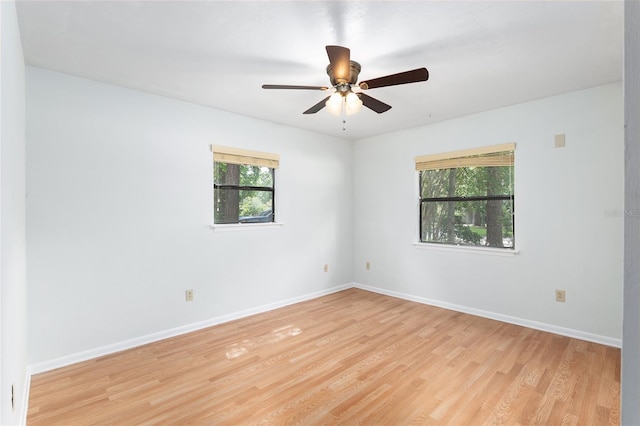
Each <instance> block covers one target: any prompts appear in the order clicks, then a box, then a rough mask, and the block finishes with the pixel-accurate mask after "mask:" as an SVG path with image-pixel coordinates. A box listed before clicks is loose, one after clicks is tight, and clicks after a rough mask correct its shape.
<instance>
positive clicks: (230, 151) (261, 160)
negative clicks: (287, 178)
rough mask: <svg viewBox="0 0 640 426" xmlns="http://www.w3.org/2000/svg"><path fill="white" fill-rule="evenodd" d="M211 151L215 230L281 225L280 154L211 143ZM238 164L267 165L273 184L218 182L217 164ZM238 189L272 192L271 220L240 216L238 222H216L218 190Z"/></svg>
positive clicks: (213, 226)
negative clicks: (247, 219)
mask: <svg viewBox="0 0 640 426" xmlns="http://www.w3.org/2000/svg"><path fill="white" fill-rule="evenodd" d="M211 151H212V153H213V168H212V171H213V173H212V178H213V194H212V198H213V212H212V213H213V214H212V220H213V225H212V228H213V229H214V230H241V229H252V228H269V227H274V226H280V225H281V223H278V222H276V218H277V214H276V199H277V196H276V169H277V168H278V167H279V161H280V156H279V155H278V154H271V153H265V152H257V151H249V150H243V149H238V148H231V147H222V146H216V145H211ZM217 163H222V164H227V165H228V164H237V165H239V166H240V167H242V166H250V167H266V168H268V169H269V172H270V174H271V186H253V185H240V184H237V185H236V184H219V183H216V179H215V171H216V164H217ZM224 189H230V190H237V191H238V192H240V191H260V192H270V193H271V220H270V221H266V222H241V221H240V220H239V218H238V222H227V223H216V208H217V207H216V204H217V201H216V198H217V197H216V192H217V190H224Z"/></svg>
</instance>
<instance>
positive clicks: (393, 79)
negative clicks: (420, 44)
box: [359, 68, 429, 90]
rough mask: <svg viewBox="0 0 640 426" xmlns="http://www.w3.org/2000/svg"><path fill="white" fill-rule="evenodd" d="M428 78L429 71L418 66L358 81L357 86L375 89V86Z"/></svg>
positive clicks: (415, 81) (414, 81) (363, 88)
mask: <svg viewBox="0 0 640 426" xmlns="http://www.w3.org/2000/svg"><path fill="white" fill-rule="evenodd" d="M428 79H429V71H427V69H426V68H418V69H415V70H411V71H405V72H401V73H398V74H391V75H387V76H384V77H379V78H374V79H373V80H367V81H362V82H360V84H359V86H360V88H361V89H362V90H367V89H375V88H377V87H386V86H397V85H399V84H407V83H417V82H419V81H427V80H428Z"/></svg>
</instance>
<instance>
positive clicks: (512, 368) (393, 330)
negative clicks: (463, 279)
mask: <svg viewBox="0 0 640 426" xmlns="http://www.w3.org/2000/svg"><path fill="white" fill-rule="evenodd" d="M619 404H620V350H619V349H617V348H611V347H606V346H602V345H598V344H595V343H590V342H585V341H581V340H576V339H571V338H568V337H563V336H557V335H553V334H549V333H545V332H541V331H537V330H533V329H528V328H524V327H519V326H515V325H513V324H506V323H501V322H498V321H494V320H489V319H486V318H479V317H475V316H472V315H466V314H462V313H459V312H454V311H449V310H446V309H441V308H436V307H432V306H427V305H422V304H418V303H414V302H409V301H405V300H401V299H397V298H393V297H389V296H383V295H379V294H375V293H371V292H367V291H364V290H359V289H349V290H345V291H341V292H338V293H334V294H331V295H328V296H325V297H321V298H318V299H314V300H309V301H306V302H302V303H299V304H296V305H291V306H288V307H285V308H281V309H277V310H274V311H270V312H266V313H263V314H259V315H254V316H251V317H247V318H243V319H240V320H237V321H232V322H229V323H225V324H220V325H218V326H215V327H210V328H207V329H203V330H200V331H196V332H193V333H189V334H185V335H182V336H177V337H173V338H170V339H166V340H163V341H161V342H156V343H153V344H149V345H145V346H141V347H138V348H133V349H129V350H126V351H123V352H119V353H116V354H112V355H108V356H105V357H101V358H98V359H93V360H89V361H85V362H82V363H79V364H75V365H71V366H68V367H65V368H61V369H58V370H54V371H50V372H47V373H43V374H38V375H35V376H33V378H32V381H31V390H30V398H29V412H28V419H27V420H28V424H29V425H30V426H31V425H50V424H56V425H57V424H59V425H91V424H101V425H134V424H135V425H138V424H207V425H209V424H216V425H217V424H228V425H245V424H247V425H250V424H300V425H316V424H318V425H319V424H336V425H340V424H345V425H352V424H388V425H391V424H393V425H396V424H425V425H426V424H441V425H445V424H446V425H463V424H464V425H466V424H473V425H475V424H510V425H519V424H522V425H527V424H559V425H560V424H567V425H574V424H576V425H600V424H610V425H617V424H619V422H620V409H619Z"/></svg>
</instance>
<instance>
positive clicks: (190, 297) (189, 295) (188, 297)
mask: <svg viewBox="0 0 640 426" xmlns="http://www.w3.org/2000/svg"><path fill="white" fill-rule="evenodd" d="M184 299H185V300H186V301H187V302H192V301H193V290H187V291H185V292H184Z"/></svg>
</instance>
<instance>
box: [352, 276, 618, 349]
mask: <svg viewBox="0 0 640 426" xmlns="http://www.w3.org/2000/svg"><path fill="white" fill-rule="evenodd" d="M353 287H355V288H359V289H362V290H367V291H371V292H374V293H379V294H384V295H386V296H392V297H397V298H399V299H404V300H410V301H412V302H418V303H422V304H425V305H431V306H437V307H439V308H444V309H450V310H452V311H456V312H463V313H465V314H471V315H476V316H479V317H483V318H489V319H494V320H498V321H502V322H506V323H509V324H515V325H520V326H523V327H527V328H533V329H535V330H541V331H546V332H549V333H554V334H559V335H561V336H567V337H572V338H575V339H580V340H586V341H588V342H593V343H599V344H602V345H606V346H612V347H615V348H621V347H622V339H615V338H612V337H608V336H602V335H599V334H593V333H587V332H585V331H580V330H574V329H571V328H564V327H559V326H557V325H553V324H547V323H543V322H538V321H532V320H528V319H523V318H518V317H512V316H509V315H502V314H498V313H495V312H489V311H484V310H481V309H475V308H470V307H468V306H463V305H455V304H453V303H447V302H442V301H439V300H433V299H428V298H425V297H420V296H414V295H411V294H406V293H400V292H397V291H392V290H386V289H383V288H378V287H372V286H368V285H363V284H358V283H353Z"/></svg>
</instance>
